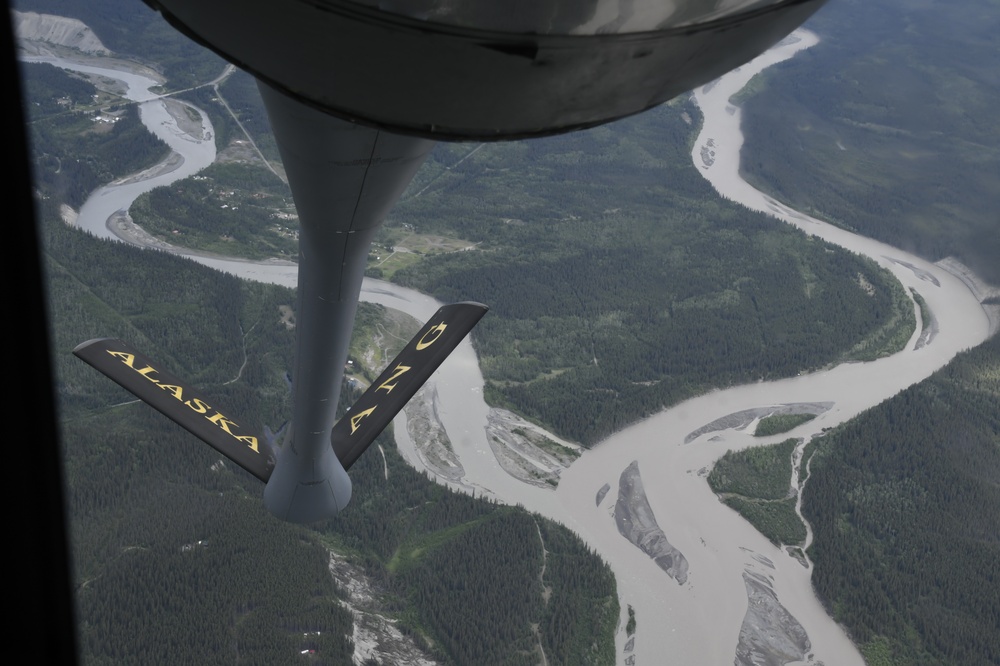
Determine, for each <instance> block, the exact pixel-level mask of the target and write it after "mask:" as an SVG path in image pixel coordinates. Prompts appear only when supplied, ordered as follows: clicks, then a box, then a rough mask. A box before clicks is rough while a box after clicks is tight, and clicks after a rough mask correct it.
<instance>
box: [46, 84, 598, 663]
mask: <svg viewBox="0 0 1000 666" xmlns="http://www.w3.org/2000/svg"><path fill="white" fill-rule="evenodd" d="M50 75H51V72H44V76H46V77H48V76H50ZM60 117H62V116H60ZM123 117H127V116H123ZM43 122H47V121H43ZM87 122H90V121H89V119H87ZM123 122H124V121H120V122H118V123H116V124H115V125H114V127H115V129H116V130H117V128H119V127H126V126H125V125H123V124H122V123H123ZM67 126H68V125H67ZM139 127H140V129H141V126H139ZM65 131H66V133H67V135H68V136H70V137H73V136H76V135H74V134H73V132H71V131H69V130H65ZM90 131H91V130H90V127H89V126H85V125H82V126H80V129H79V133H80V135H82V136H77V140H72V138H71V140H68V141H55V140H53V141H52V142H50V143H49V144H46V148H47V149H48V151H49V152H47V153H46V154H47V155H48V156H49V157H50V158H51V159H52V160H53V161H54V162H57V163H61V164H68V163H71V162H74V161H75V160H76V159H78V157H79V153H77V152H76V151H77V150H82V149H83V148H81V146H87V148H86V149H87V150H90V147H89V146H90V145H91V144H88V143H84V142H85V141H88V140H89V139H88V136H87V135H88V133H89V132H90ZM106 136H112V135H111V133H108V134H107V135H106ZM93 145H94V146H96V148H95V149H94V150H93V151H92V152H91V153H90V154H89V155H88V157H87V163H88V164H90V165H91V166H92V168H93V172H94V173H95V174H107V173H114V174H115V175H116V176H117V175H120V174H119V173H118V170H119V169H120V168H122V167H121V165H120V163H119V162H117V161H116V160H117V159H118V158H119V156H118V155H117V154H116V153H115V151H114V150H113V146H110V145H107V144H104V143H101V142H95V143H94V144H93ZM38 147H39V144H38V143H36V144H35V148H36V150H37V149H38ZM105 151H107V152H105ZM159 155H160V153H159V151H155V152H153V151H150V152H148V153H145V156H146V158H147V159H156V158H158V157H159ZM141 166H146V165H145V164H139V165H136V166H135V168H138V167H141ZM53 173H55V174H57V175H58V173H59V171H58V170H56V171H55V172H53ZM229 175H230V177H236V176H233V174H229ZM236 175H237V176H238V169H237V170H236ZM60 182H63V181H60V180H59V179H58V178H57V179H48V178H40V179H39V181H38V182H37V183H36V184H37V187H38V190H39V199H38V206H39V211H40V217H41V219H42V235H43V241H44V246H45V253H46V265H47V281H48V287H49V306H50V310H51V317H52V329H53V349H54V354H55V357H56V372H57V384H56V389H57V394H58V400H59V407H60V411H61V424H62V434H63V448H64V464H65V475H66V479H67V484H68V499H69V510H70V514H71V519H72V534H71V537H72V546H73V560H74V567H75V580H76V584H77V586H76V598H77V607H78V621H79V632H80V644H81V649H82V651H83V658H84V662H85V663H95V664H98V663H99V664H114V663H128V664H144V663H162V662H163V660H164V658H168V659H169V660H170V661H171V662H172V663H199V664H202V663H204V664H209V663H234V662H239V663H250V664H256V663H259V664H280V663H300V661H301V659H302V657H301V656H300V652H301V651H303V650H313V651H314V653H313V656H312V657H310V659H311V660H312V661H313V662H315V663H327V664H349V663H352V661H351V655H352V654H353V645H352V643H351V639H350V636H351V628H352V616H351V613H350V612H349V611H348V610H347V609H346V608H345V607H344V606H343V604H342V598H343V597H344V593H343V591H342V590H339V589H338V588H337V586H336V585H335V584H334V582H333V578H332V577H331V575H330V573H329V570H328V567H329V552H328V549H329V548H333V549H335V550H337V551H338V552H341V553H343V554H345V555H346V556H347V557H348V558H349V559H351V560H352V561H353V562H355V563H356V564H358V565H360V566H361V567H362V569H363V571H364V572H365V574H366V576H367V577H368V578H369V579H370V580H371V581H372V582H373V584H374V585H375V586H376V588H377V589H378V590H379V593H380V596H381V601H380V603H381V604H382V605H381V606H380V610H381V612H383V613H385V614H386V615H387V616H389V617H391V618H393V619H394V620H395V621H396V622H397V626H398V627H399V628H401V630H403V631H404V632H405V633H407V634H408V635H411V636H412V637H413V638H414V640H415V641H416V642H417V643H418V644H419V645H421V646H422V647H423V649H424V650H425V652H427V653H428V654H429V655H431V656H433V657H435V658H437V659H439V660H441V661H443V662H445V663H456V664H458V663H482V664H517V665H521V664H524V665H529V664H531V665H533V664H535V663H537V661H538V659H539V652H538V651H539V649H543V650H544V651H545V656H546V658H547V660H548V662H549V663H554V664H605V663H610V662H612V661H613V659H614V657H613V651H614V641H613V632H614V627H615V624H616V622H617V618H618V602H617V594H616V591H615V583H614V578H613V576H612V574H611V572H610V570H609V569H608V567H607V566H606V565H605V564H604V563H603V562H602V561H601V560H600V559H599V558H598V557H597V556H595V555H594V554H593V553H592V552H590V551H589V549H587V548H586V546H584V545H583V544H582V542H581V541H580V540H579V539H578V538H577V537H576V536H575V535H573V534H572V533H571V532H569V530H567V529H566V528H564V527H562V526H560V525H556V524H553V523H550V522H548V521H546V520H545V519H543V518H540V517H537V516H532V515H530V514H528V513H527V512H525V511H524V510H522V509H518V508H512V507H502V506H496V505H493V504H491V503H489V502H487V501H484V500H482V499H474V498H472V497H469V496H466V495H461V494H455V493H452V492H450V491H448V490H446V489H445V488H444V487H442V486H438V485H437V484H434V483H433V482H431V481H429V480H428V479H427V478H425V477H424V476H423V475H421V474H419V473H417V472H416V471H415V470H413V469H412V468H411V467H409V466H408V465H406V464H405V463H404V462H403V461H402V459H401V458H400V457H399V455H398V454H397V453H396V451H395V446H394V444H393V442H392V439H391V434H389V433H387V434H384V435H383V436H382V439H381V440H380V441H379V445H380V446H379V447H376V448H373V449H372V451H371V452H370V454H369V455H368V456H365V457H364V458H363V459H362V461H361V462H360V463H359V464H358V465H356V466H355V467H354V469H353V470H352V478H353V480H354V484H355V486H354V488H355V493H354V499H353V501H352V504H351V506H350V510H348V511H345V512H344V513H343V514H342V516H341V518H340V519H338V520H334V521H330V522H329V523H327V524H325V525H319V526H316V527H314V528H312V529H310V528H304V527H298V526H292V525H288V524H285V523H282V522H280V521H278V520H276V519H274V518H273V517H272V516H270V515H269V514H268V513H267V512H266V511H265V510H264V509H263V507H262V504H261V501H260V493H261V486H260V484H259V482H257V481H255V480H254V479H252V478H250V477H249V476H248V475H246V474H245V473H243V472H242V471H241V470H239V469H236V468H234V467H233V466H231V465H227V464H224V463H223V462H222V461H220V460H219V457H218V455H217V454H215V453H214V452H213V451H212V450H211V449H209V448H208V447H205V446H204V445H203V444H201V443H200V442H197V441H196V440H194V439H193V438H192V437H190V436H189V435H187V434H186V433H184V432H183V431H181V430H180V429H179V428H177V427H175V426H174V425H173V424H171V423H170V422H168V421H167V420H166V419H164V418H162V417H161V416H159V415H158V414H156V413H155V412H153V411H152V410H150V409H148V408H146V407H145V406H143V405H141V404H140V403H137V402H136V401H135V400H133V399H132V397H131V396H130V395H129V394H127V393H125V392H124V391H123V390H121V389H119V388H118V387H117V386H115V385H114V384H112V383H111V382H110V381H108V380H106V379H104V378H103V377H101V376H100V375H99V374H97V373H95V372H93V371H92V370H91V369H90V368H89V367H87V366H86V365H84V364H83V363H81V362H80V361H78V360H77V359H75V358H74V357H72V355H71V354H70V350H71V349H72V348H73V347H74V346H75V345H76V344H78V343H79V342H81V341H83V340H86V339H89V338H92V337H99V336H119V337H123V338H125V339H128V340H130V341H131V342H133V343H134V344H136V345H137V346H139V347H140V348H142V349H144V350H145V351H146V352H148V353H149V354H151V355H152V356H154V357H155V358H158V359H159V360H160V361H161V362H163V363H164V365H165V366H168V367H170V368H171V370H173V371H174V372H176V373H177V374H179V375H180V376H184V377H186V378H188V379H189V380H190V381H191V382H192V383H193V384H197V385H200V386H201V387H203V388H204V390H205V391H206V393H207V394H208V395H210V396H212V398H213V399H217V400H218V402H219V404H220V405H225V407H226V409H227V411H230V412H231V413H233V414H239V415H240V418H241V420H242V421H243V422H244V423H245V424H246V425H247V426H249V427H251V428H253V429H255V430H257V431H262V430H263V428H264V427H265V426H278V425H280V424H281V423H282V422H283V421H284V419H285V418H287V414H288V413H289V405H288V400H289V392H288V386H287V381H286V372H287V369H288V368H290V367H291V351H292V335H293V333H292V331H291V330H290V329H289V328H288V326H286V325H285V323H283V322H282V320H281V312H280V310H279V308H281V307H282V306H285V307H288V306H294V294H293V293H292V292H291V291H289V290H287V289H282V288H278V287H274V286H268V285H261V284H256V283H246V282H241V281H239V280H237V279H235V278H233V277H231V276H227V275H223V274H221V273H218V272H216V271H212V270H209V269H206V268H203V267H200V266H197V265H195V264H193V263H191V262H188V261H186V260H182V259H178V258H176V257H173V256H171V255H168V254H164V253H160V252H155V251H143V250H138V249H136V248H132V247H128V246H125V245H122V244H120V243H114V242H108V241H101V240H97V239H94V238H93V237H91V236H89V235H86V234H81V233H78V232H76V231H73V230H71V229H69V228H67V227H66V226H65V225H63V223H62V222H61V221H59V206H60V204H62V203H65V202H69V201H74V199H73V198H72V196H74V195H73V190H71V189H67V188H61V187H60V186H59V183H60ZM359 319H360V321H361V322H362V323H363V326H362V330H361V331H360V332H359V334H360V335H369V336H370V335H371V330H370V329H371V328H372V327H373V326H374V325H375V323H376V322H377V321H378V320H379V319H380V314H379V310H378V308H375V307H374V306H365V307H363V312H362V315H361V317H360V318H359ZM366 326H367V327H366ZM349 398H350V394H349V392H348V391H345V404H343V405H341V407H342V408H343V407H346V400H348V399H349ZM379 449H382V450H383V451H384V458H383V456H382V455H379ZM543 558H544V562H545V569H544V571H545V574H544V577H542V576H540V573H541V571H542V565H543ZM546 592H547V594H546ZM546 599H547V601H546ZM165 656H166V657H165Z"/></svg>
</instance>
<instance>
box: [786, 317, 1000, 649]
mask: <svg viewBox="0 0 1000 666" xmlns="http://www.w3.org/2000/svg"><path fill="white" fill-rule="evenodd" d="M811 468H812V476H811V478H810V480H809V483H808V484H807V485H806V488H805V493H804V506H803V511H804V513H805V515H806V517H807V518H808V519H809V521H810V522H811V523H812V526H813V530H814V531H815V537H816V540H815V543H814V544H813V546H812V548H811V549H810V556H811V557H812V558H813V561H814V562H815V564H816V569H815V572H814V573H813V583H814V585H815V586H816V590H817V592H818V593H819V594H820V597H821V598H822V599H823V600H824V602H825V603H826V604H827V606H828V608H829V609H830V610H831V611H832V613H833V615H834V617H835V618H836V619H837V621H838V622H841V623H843V624H844V626H846V627H847V628H848V630H849V631H850V633H851V635H852V636H853V637H854V639H855V640H856V641H857V642H858V643H859V645H861V646H862V649H863V651H864V652H865V655H866V657H867V658H868V660H869V663H870V664H873V665H875V664H877V665H879V666H882V665H886V666H888V665H897V666H904V665H906V666H915V665H918V664H919V665H928V666H929V665H931V664H934V665H937V664H953V665H954V666H966V665H971V664H982V665H984V666H985V665H987V664H997V663H1000V336H994V337H993V338H992V339H990V340H989V341H988V342H986V343H985V344H984V345H982V346H981V347H979V348H977V349H974V350H972V351H969V352H966V353H964V354H962V355H960V356H958V357H957V358H956V359H955V360H954V361H953V362H952V363H951V364H950V365H948V366H947V367H946V368H944V369H943V370H941V371H939V372H938V373H936V374H935V375H934V376H933V377H931V378H930V379H928V380H926V381H924V382H921V383H920V384H917V385H916V386H913V387H911V388H909V389H907V390H906V391H903V392H902V393H900V394H899V395H897V396H896V397H894V398H892V399H891V400H889V401H888V402H886V403H884V404H882V405H879V406H878V407H876V408H874V409H872V410H870V411H868V412H867V413H865V414H863V415H862V416H860V417H859V418H857V419H855V420H853V421H851V422H849V423H847V424H846V425H844V426H842V427H841V428H838V429H837V430H836V431H834V432H832V433H830V434H829V435H827V436H826V437H824V438H823V439H822V440H820V444H819V447H818V452H817V454H816V455H815V457H814V458H813V459H812V464H811Z"/></svg>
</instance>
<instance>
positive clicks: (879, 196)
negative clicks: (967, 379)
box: [742, 0, 1000, 284]
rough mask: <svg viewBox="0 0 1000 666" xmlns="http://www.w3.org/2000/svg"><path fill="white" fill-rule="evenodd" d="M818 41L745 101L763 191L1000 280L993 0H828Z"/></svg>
mask: <svg viewBox="0 0 1000 666" xmlns="http://www.w3.org/2000/svg"><path fill="white" fill-rule="evenodd" d="M808 27H809V28H810V29H812V30H813V31H815V32H816V33H817V34H819V36H820V38H821V40H822V41H821V42H820V43H819V44H818V45H816V46H814V47H813V48H811V49H809V50H807V51H805V52H804V53H801V54H799V55H797V56H796V57H795V58H793V59H792V60H790V61H789V62H787V63H783V64H782V65H779V66H778V67H775V68H773V69H771V70H769V71H768V72H767V73H765V75H764V79H765V80H764V82H763V83H762V84H761V83H759V84H757V85H755V86H754V89H755V90H757V91H758V92H762V94H759V95H756V96H754V97H751V98H750V99H748V100H745V101H744V114H743V128H744V129H743V131H744V134H745V135H746V143H745V144H744V154H745V155H749V156H751V158H750V159H748V160H745V161H744V162H743V164H742V168H743V171H744V174H745V175H746V176H747V177H748V178H749V179H750V180H751V181H752V182H754V183H755V184H756V185H757V186H758V187H760V188H761V189H763V190H765V191H768V192H771V193H773V194H774V195H775V196H776V197H777V198H779V199H781V200H782V201H785V202H787V203H789V204H791V205H792V206H795V207H799V208H801V209H803V210H809V211H811V212H812V213H813V214H815V215H818V216H819V217H822V218H826V219H829V220H831V221H834V222H836V223H838V224H842V225H844V226H846V227H849V228H853V229H856V230H858V231H860V232H861V233H863V234H865V235H867V236H872V237H875V238H878V239H880V240H884V241H886V242H888V243H890V244H892V245H896V246H898V247H902V248H905V249H909V250H914V251H916V252H917V253H919V254H922V255H924V256H927V257H929V258H931V259H935V260H936V259H940V258H941V257H944V256H947V255H951V254H956V255H958V256H959V257H960V258H961V259H963V260H964V261H965V262H966V263H967V264H969V265H970V266H972V267H973V268H974V269H975V270H976V271H977V272H978V273H980V275H982V276H983V277H984V278H986V279H987V280H989V281H990V282H993V283H994V284H1000V212H998V211H1000V125H998V124H997V123H996V122H995V116H996V109H997V108H998V107H1000V79H998V78H997V72H998V71H1000V55H998V54H1000V31H998V30H997V27H998V26H997V5H996V2H993V1H992V0H960V1H959V2H944V1H942V0H930V1H928V2H919V3H913V2H909V1H907V0H883V1H882V2H866V1H864V0H835V1H834V2H830V3H829V4H828V5H827V6H825V7H824V8H823V10H822V11H820V12H819V13H818V14H817V16H816V17H815V18H814V19H813V20H812V21H810V22H809V24H808Z"/></svg>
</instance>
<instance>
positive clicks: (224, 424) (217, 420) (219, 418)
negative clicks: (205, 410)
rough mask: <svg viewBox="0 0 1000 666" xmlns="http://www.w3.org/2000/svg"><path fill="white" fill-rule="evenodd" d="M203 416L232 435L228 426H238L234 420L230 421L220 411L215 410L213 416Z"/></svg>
mask: <svg viewBox="0 0 1000 666" xmlns="http://www.w3.org/2000/svg"><path fill="white" fill-rule="evenodd" d="M205 418H206V419H208V420H209V421H211V422H212V423H214V424H215V425H217V426H219V427H220V428H222V429H223V430H225V431H226V434H227V435H233V431H232V430H230V429H229V426H236V427H237V428H239V426H238V425H236V422H235V421H230V420H229V419H227V418H226V417H225V416H223V415H222V414H221V413H220V412H216V413H215V415H214V416H206V417H205ZM235 436H236V435H233V437H235Z"/></svg>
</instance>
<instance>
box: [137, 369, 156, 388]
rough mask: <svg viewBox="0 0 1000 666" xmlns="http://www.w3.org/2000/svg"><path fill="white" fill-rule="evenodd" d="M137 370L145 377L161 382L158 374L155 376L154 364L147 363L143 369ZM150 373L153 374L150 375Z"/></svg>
mask: <svg viewBox="0 0 1000 666" xmlns="http://www.w3.org/2000/svg"><path fill="white" fill-rule="evenodd" d="M136 372H138V373H139V374H140V375H142V376H143V377H145V378H146V379H148V380H149V381H151V382H153V383H154V384H159V383H160V382H159V380H157V379H156V376H155V373H156V368H154V367H152V366H149V365H147V366H146V367H145V368H143V369H142V370H136ZM150 375H153V376H152V377H150Z"/></svg>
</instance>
